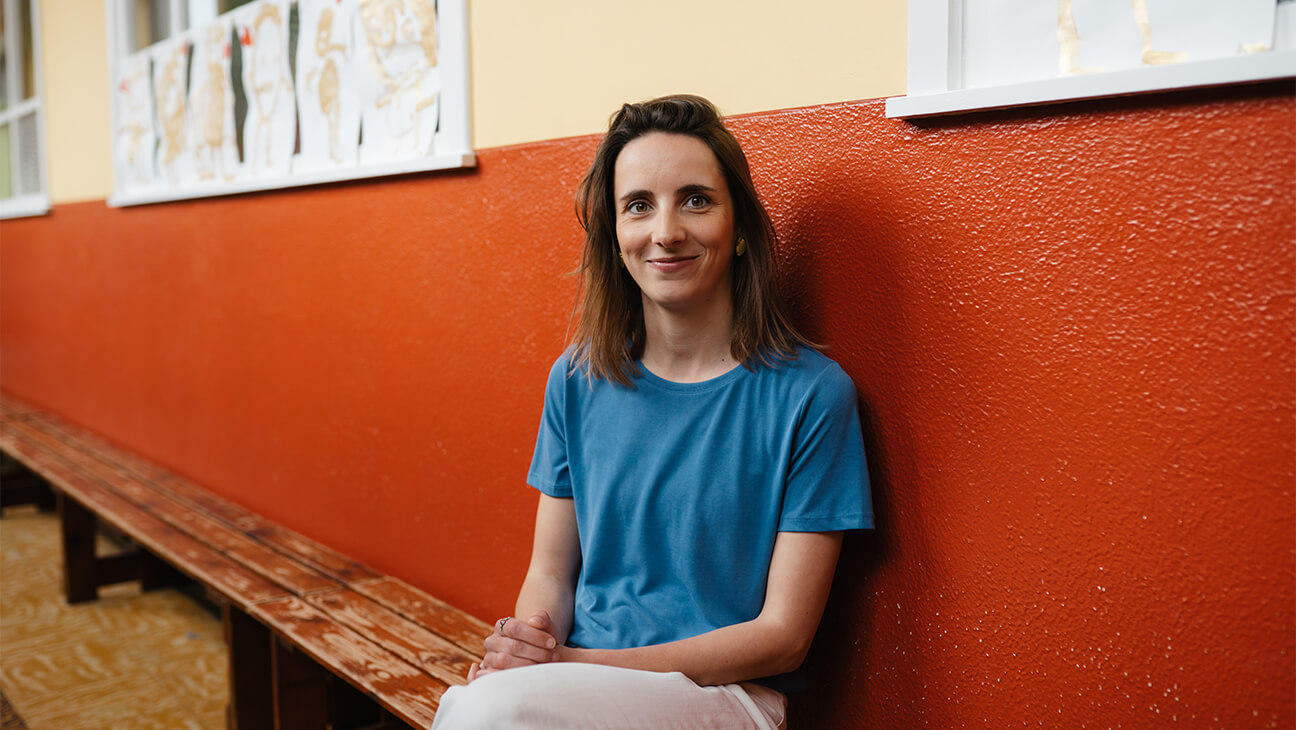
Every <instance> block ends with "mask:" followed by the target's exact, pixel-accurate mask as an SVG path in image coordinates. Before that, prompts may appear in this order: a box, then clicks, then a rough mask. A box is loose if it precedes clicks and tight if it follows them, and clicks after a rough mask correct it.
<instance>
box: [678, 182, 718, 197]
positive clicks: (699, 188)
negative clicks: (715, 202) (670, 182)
mask: <svg viewBox="0 0 1296 730" xmlns="http://www.w3.org/2000/svg"><path fill="white" fill-rule="evenodd" d="M715 191H716V189H715V188H713V187H711V186H710V185H702V184H700V183H694V184H692V185H685V186H684V187H682V188H680V189H679V190H676V191H675V194H676V195H678V196H680V197H684V196H686V195H692V194H694V193H711V194H715Z"/></svg>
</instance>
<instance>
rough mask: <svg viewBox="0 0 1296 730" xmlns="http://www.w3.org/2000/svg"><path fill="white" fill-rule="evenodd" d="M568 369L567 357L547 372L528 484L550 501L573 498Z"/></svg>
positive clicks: (559, 360)
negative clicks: (567, 409) (569, 455)
mask: <svg viewBox="0 0 1296 730" xmlns="http://www.w3.org/2000/svg"><path fill="white" fill-rule="evenodd" d="M569 370H570V366H569V364H568V358H567V356H566V355H564V356H563V357H560V358H558V361H557V362H555V363H554V364H553V367H552V368H550V369H549V381H548V383H547V384H546V385H545V397H544V411H543V412H542V413H541V415H540V432H539V433H538V434H537V435H536V447H535V453H534V455H533V456H532V457H531V469H530V470H529V471H528V472H527V484H530V485H531V486H533V487H535V488H536V489H538V490H540V491H541V492H543V493H544V494H547V495H549V496H550V497H560V498H568V497H571V496H572V479H571V465H570V463H569V461H568V457H567V413H566V403H567V398H566V388H567V378H568V376H569Z"/></svg>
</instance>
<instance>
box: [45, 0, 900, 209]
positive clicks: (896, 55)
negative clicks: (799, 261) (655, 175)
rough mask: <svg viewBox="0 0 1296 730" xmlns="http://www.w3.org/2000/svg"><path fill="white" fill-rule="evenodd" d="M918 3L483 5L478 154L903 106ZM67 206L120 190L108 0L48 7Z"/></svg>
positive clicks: (60, 180)
mask: <svg viewBox="0 0 1296 730" xmlns="http://www.w3.org/2000/svg"><path fill="white" fill-rule="evenodd" d="M905 12H906V0H873V1H871V2H860V1H859V0H804V1H803V2H799V3H788V2H775V0H712V1H711V2H697V0H693V2H684V1H683V0H659V1H658V2H655V3H650V4H642V3H628V2H616V1H614V0H548V2H535V1H533V0H507V1H505V0H470V3H469V28H470V31H469V33H470V39H469V42H470V48H471V54H472V58H471V67H472V95H473V114H472V117H473V144H474V145H475V146H476V147H477V148H478V149H484V148H488V147H499V146H503V145H510V144H518V143H522V142H533V141H536V140H543V139H551V138H555V137H568V136H572V135H578V134H589V133H594V132H598V131H601V130H602V129H603V128H604V127H605V126H606V124H607V119H608V116H609V115H610V114H611V113H612V112H613V111H615V110H616V108H617V107H618V106H619V105H620V104H621V103H622V102H624V101H634V100H639V99H645V98H648V97H652V96H657V95H659V94H665V93H672V92H690V93H696V94H702V95H703V96H707V97H710V98H711V100H712V101H714V102H715V103H716V105H717V106H719V107H720V109H721V111H723V112H724V113H726V114H741V113H745V112H753V111H763V110H768V109H780V108H785V107H793V106H809V105H813V104H824V103H830V102H835V101H844V100H848V99H862V98H873V97H881V96H892V95H895V94H903V93H904V83H905V17H906V16H905ZM40 13H41V26H42V27H41V38H42V43H43V45H44V53H43V58H44V64H45V68H44V73H45V100H46V107H45V109H46V129H47V131H48V135H47V137H46V139H47V140H48V143H49V147H48V150H49V174H50V195H51V198H52V199H53V202H54V203H56V204H57V203H68V202H74V201H81V200H95V199H103V198H106V197H108V194H109V193H110V192H111V190H112V155H111V149H112V135H111V131H110V111H109V106H110V102H109V98H110V95H109V85H108V84H109V81H108V70H107V62H106V59H107V57H108V50H107V34H106V32H105V22H106V11H105V7H104V2H103V0H40Z"/></svg>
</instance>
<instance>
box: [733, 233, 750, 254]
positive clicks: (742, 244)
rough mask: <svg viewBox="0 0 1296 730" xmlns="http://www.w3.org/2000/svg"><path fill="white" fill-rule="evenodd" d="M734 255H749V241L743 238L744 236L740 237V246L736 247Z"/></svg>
mask: <svg viewBox="0 0 1296 730" xmlns="http://www.w3.org/2000/svg"><path fill="white" fill-rule="evenodd" d="M734 253H735V254H736V255H738V256H742V255H743V254H745V253H747V239H745V238H743V237H742V236H739V237H738V245H737V246H734Z"/></svg>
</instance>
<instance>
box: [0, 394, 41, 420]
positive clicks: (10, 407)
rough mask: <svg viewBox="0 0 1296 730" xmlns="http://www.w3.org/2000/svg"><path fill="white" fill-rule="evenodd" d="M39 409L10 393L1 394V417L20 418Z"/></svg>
mask: <svg viewBox="0 0 1296 730" xmlns="http://www.w3.org/2000/svg"><path fill="white" fill-rule="evenodd" d="M37 412H38V411H37V409H36V408H33V407H32V406H29V405H27V404H26V403H23V402H22V401H20V400H18V399H17V398H14V397H12V396H9V395H4V394H0V419H9V418H19V417H22V416H27V415H31V414H33V413H37Z"/></svg>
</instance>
